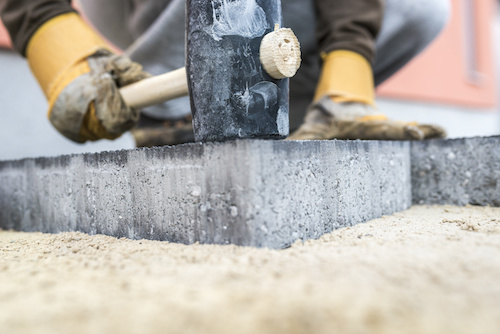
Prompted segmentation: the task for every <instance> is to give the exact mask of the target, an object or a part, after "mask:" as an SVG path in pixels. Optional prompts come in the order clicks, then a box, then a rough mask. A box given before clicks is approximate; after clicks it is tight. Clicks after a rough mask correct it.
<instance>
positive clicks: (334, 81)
mask: <svg viewBox="0 0 500 334" xmlns="http://www.w3.org/2000/svg"><path fill="white" fill-rule="evenodd" d="M443 137H446V132H445V131H444V129H442V128H441V127H439V126H435V125H423V124H418V123H405V122H396V121H391V120H389V119H388V118H387V116H385V115H382V114H379V113H377V110H376V108H375V89H374V83H373V72H372V67H371V65H370V63H369V62H368V61H367V60H366V59H365V58H364V57H363V56H361V55H359V54H357V53H355V52H352V51H348V50H336V51H332V52H330V53H329V54H325V55H323V68H322V72H321V78H320V81H319V83H318V87H317V88H316V96H315V102H314V103H313V104H312V105H311V107H309V110H308V111H307V114H306V117H305V119H304V124H302V125H301V126H300V127H299V129H298V130H297V131H295V132H294V133H292V134H291V135H290V137H288V139H290V140H324V139H367V140H368V139H375V140H421V139H430V138H443Z"/></svg>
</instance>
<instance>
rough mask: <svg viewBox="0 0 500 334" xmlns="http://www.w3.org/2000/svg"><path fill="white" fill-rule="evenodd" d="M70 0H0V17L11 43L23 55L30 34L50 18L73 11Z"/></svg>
mask: <svg viewBox="0 0 500 334" xmlns="http://www.w3.org/2000/svg"><path fill="white" fill-rule="evenodd" d="M73 11H74V10H73V8H72V7H71V0H0V17H1V18H2V21H3V23H4V25H5V27H6V28H7V30H8V31H9V34H10V36H11V38H12V43H13V44H14V47H15V49H16V50H17V51H19V53H21V54H22V55H25V51H26V46H27V45H28V41H29V40H30V38H31V36H32V35H33V34H34V33H35V31H37V29H38V28H40V26H42V24H44V23H45V22H47V21H48V20H50V19H51V18H53V17H55V16H58V15H61V14H65V13H70V12H73Z"/></svg>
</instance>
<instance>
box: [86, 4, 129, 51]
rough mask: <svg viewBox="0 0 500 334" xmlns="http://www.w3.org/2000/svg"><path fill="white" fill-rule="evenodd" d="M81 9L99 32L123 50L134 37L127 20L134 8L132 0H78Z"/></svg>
mask: <svg viewBox="0 0 500 334" xmlns="http://www.w3.org/2000/svg"><path fill="white" fill-rule="evenodd" d="M78 2H79V5H80V8H81V10H82V11H83V12H84V13H85V16H86V17H87V18H88V19H89V20H90V22H92V24H93V25H94V26H95V27H96V28H97V30H99V32H100V33H101V34H102V35H103V36H104V37H105V38H106V39H107V40H108V41H110V42H111V43H113V44H114V45H116V46H117V47H119V48H120V49H122V50H124V49H125V48H127V47H128V46H129V45H130V44H132V43H133V41H134V37H133V36H132V33H131V31H130V29H129V26H128V22H129V20H130V17H131V15H132V13H133V10H134V1H133V0H106V1H105V2H103V1H102V0H79V1H78Z"/></svg>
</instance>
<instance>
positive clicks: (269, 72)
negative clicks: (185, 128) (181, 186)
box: [120, 0, 301, 141]
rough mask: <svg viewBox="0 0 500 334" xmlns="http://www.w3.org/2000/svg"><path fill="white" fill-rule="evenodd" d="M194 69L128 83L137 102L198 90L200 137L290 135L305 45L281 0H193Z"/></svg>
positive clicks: (127, 95) (125, 91) (190, 52)
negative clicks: (293, 88)
mask: <svg viewBox="0 0 500 334" xmlns="http://www.w3.org/2000/svg"><path fill="white" fill-rule="evenodd" d="M186 6H187V10H186V14H187V51H186V58H187V60H186V64H187V66H186V68H181V69H178V70H175V71H172V72H169V73H166V74H163V75H159V76H155V77H152V78H149V79H145V80H142V81H140V82H137V83H135V84H132V85H129V86H126V87H123V88H121V89H120V93H121V95H122V97H123V99H124V100H125V102H126V103H127V104H128V105H130V106H131V107H134V108H144V107H147V106H151V105H155V104H159V103H162V102H165V101H167V100H170V99H174V98H177V97H181V96H185V95H187V94H189V95H190V100H191V111H192V114H193V126H194V133H195V139H196V141H224V140H228V139H238V138H285V137H286V136H288V131H289V127H288V94H289V83H288V78H290V77H292V76H294V75H295V73H296V72H297V70H298V68H299V67H300V62H301V59H300V45H299V42H298V40H297V38H296V37H295V35H294V34H293V32H292V31H291V30H290V29H285V28H282V29H279V26H280V24H281V21H282V18H281V4H280V1H279V0H271V1H269V0H268V1H263V2H262V4H261V5H258V4H257V3H256V2H255V0H239V1H229V0H211V1H208V0H188V1H187V3H186Z"/></svg>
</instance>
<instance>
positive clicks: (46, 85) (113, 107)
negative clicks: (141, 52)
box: [26, 13, 149, 143]
mask: <svg viewBox="0 0 500 334" xmlns="http://www.w3.org/2000/svg"><path fill="white" fill-rule="evenodd" d="M26 57H27V59H28V63H29V65H30V68H31V71H32V72H33V74H34V75H35V77H36V78H37V80H38V82H39V84H40V86H41V88H42V90H43V92H44V94H45V96H46V97H47V100H48V102H49V112H48V118H49V120H50V122H51V123H52V125H54V127H55V128H56V129H57V130H58V131H59V132H60V133H62V134H63V135H64V136H65V137H67V138H69V139H71V140H73V141H75V142H78V143H83V142H85V141H87V140H92V141H94V140H99V139H103V138H106V139H115V138H117V137H119V136H120V135H122V134H123V133H124V132H126V131H128V130H130V129H131V128H132V127H133V126H134V125H135V124H136V122H137V121H138V119H139V111H137V110H134V109H132V108H129V107H128V106H127V105H126V104H125V103H124V102H123V99H122V98H121V96H120V94H119V91H118V89H119V88H120V87H122V86H126V85H128V84H131V83H134V82H136V81H139V80H142V79H144V78H147V77H148V76H149V74H147V73H146V72H144V71H143V70H142V67H141V65H139V64H137V63H134V62H132V61H131V60H130V59H129V58H128V57H126V56H119V55H114V54H113V53H112V52H111V51H109V47H108V46H107V45H106V43H105V42H104V41H103V40H102V39H101V38H100V37H99V36H98V35H97V34H96V33H95V32H94V31H93V30H92V29H91V28H90V27H89V26H88V25H87V24H86V23H85V22H84V21H83V20H82V19H81V18H80V17H79V16H78V15H77V14H75V13H69V14H63V15H60V16H57V17H55V18H53V19H51V20H49V21H47V22H46V23H45V24H43V25H42V26H41V27H40V28H39V29H38V30H37V31H36V32H35V34H34V35H33V37H32V38H31V39H30V42H29V44H28V47H27V50H26Z"/></svg>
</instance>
